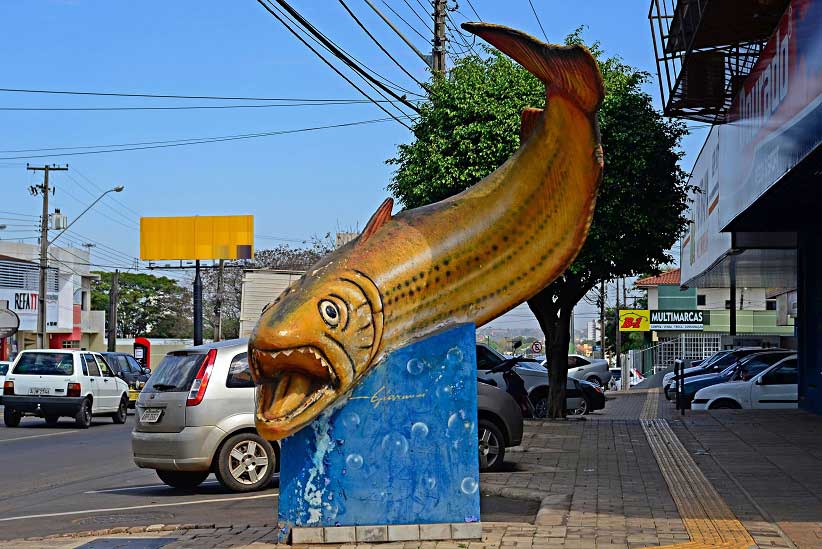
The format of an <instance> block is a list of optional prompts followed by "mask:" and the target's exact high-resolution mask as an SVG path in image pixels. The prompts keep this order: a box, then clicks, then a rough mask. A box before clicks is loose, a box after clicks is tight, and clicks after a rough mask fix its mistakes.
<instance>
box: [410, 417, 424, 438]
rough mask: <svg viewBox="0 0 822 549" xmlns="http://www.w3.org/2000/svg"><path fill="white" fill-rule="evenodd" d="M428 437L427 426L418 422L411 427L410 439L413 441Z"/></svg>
mask: <svg viewBox="0 0 822 549" xmlns="http://www.w3.org/2000/svg"><path fill="white" fill-rule="evenodd" d="M427 436H428V425H426V424H425V423H423V422H421V421H418V422H416V423H415V424H414V425H412V426H411V437H413V438H415V439H423V438H425V437H427Z"/></svg>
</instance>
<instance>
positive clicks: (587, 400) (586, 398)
mask: <svg viewBox="0 0 822 549" xmlns="http://www.w3.org/2000/svg"><path fill="white" fill-rule="evenodd" d="M568 381H569V382H571V383H573V384H574V385H575V386H576V389H577V390H578V391H580V393H581V394H582V399H581V400H580V402H579V404H578V405H577V407H576V408H575V409H574V410H573V412H574V414H576V415H582V414H590V413H591V412H594V411H596V410H602V409H603V408H605V390H604V389H603V388H602V387H600V386H599V385H597V384H596V383H591V382H590V381H583V380H579V379H574V378H568ZM566 391H568V392H570V389H568V388H566Z"/></svg>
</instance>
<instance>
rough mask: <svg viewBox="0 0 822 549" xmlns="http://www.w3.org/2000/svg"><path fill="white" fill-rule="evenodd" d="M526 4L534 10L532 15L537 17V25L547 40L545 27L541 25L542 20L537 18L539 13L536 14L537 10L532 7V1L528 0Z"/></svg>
mask: <svg viewBox="0 0 822 549" xmlns="http://www.w3.org/2000/svg"><path fill="white" fill-rule="evenodd" d="M528 4H529V5H530V6H531V11H532V12H534V17H536V18H537V24H538V25H539V28H540V30H541V31H542V36H544V37H545V41H546V42H547V41H548V35H547V34H545V29H544V28H543V27H542V21H540V20H539V15H537V10H536V9H535V8H534V3H533V2H531V0H528Z"/></svg>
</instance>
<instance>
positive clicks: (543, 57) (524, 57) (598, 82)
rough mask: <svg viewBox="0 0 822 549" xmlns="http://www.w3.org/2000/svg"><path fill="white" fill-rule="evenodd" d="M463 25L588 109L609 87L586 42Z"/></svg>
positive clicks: (594, 106) (485, 25)
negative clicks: (546, 39) (579, 43)
mask: <svg viewBox="0 0 822 549" xmlns="http://www.w3.org/2000/svg"><path fill="white" fill-rule="evenodd" d="M461 26H462V28H463V29H465V30H467V31H468V32H470V33H472V34H476V35H477V36H479V37H480V38H482V39H483V40H485V41H487V42H488V43H490V44H491V45H493V46H495V47H496V48H498V49H499V50H500V51H502V52H503V53H505V54H506V55H509V56H510V57H511V58H512V59H513V60H514V61H516V62H518V63H519V64H521V65H522V66H523V67H525V68H526V69H527V70H528V72H530V73H532V74H533V75H534V76H536V77H537V78H539V79H540V80H542V81H543V82H544V83H545V86H546V88H547V89H548V93H549V95H550V93H557V92H558V93H561V94H562V95H564V96H566V97H568V98H570V99H571V100H572V101H574V102H575V103H576V104H577V105H579V107H580V108H581V109H582V110H583V111H584V112H588V113H592V112H595V111H596V110H597V109H598V108H599V105H600V103H602V99H603V97H605V87H604V84H603V81H602V75H601V74H600V72H599V67H597V63H596V61H595V60H594V58H593V56H592V55H591V53H590V52H589V51H588V50H587V49H585V48H584V47H583V46H557V45H553V44H546V43H545V42H542V41H540V40H537V39H536V38H534V37H533V36H529V35H527V34H525V33H524V32H522V31H518V30H515V29H511V28H508V27H504V26H502V25H493V24H490V23H467V22H466V23H463V24H462V25H461Z"/></svg>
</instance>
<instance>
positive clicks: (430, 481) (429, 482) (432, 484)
mask: <svg viewBox="0 0 822 549" xmlns="http://www.w3.org/2000/svg"><path fill="white" fill-rule="evenodd" d="M425 486H426V487H427V488H428V489H429V490H433V489H434V488H436V487H437V479H435V478H434V477H428V478H426V479H425Z"/></svg>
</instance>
